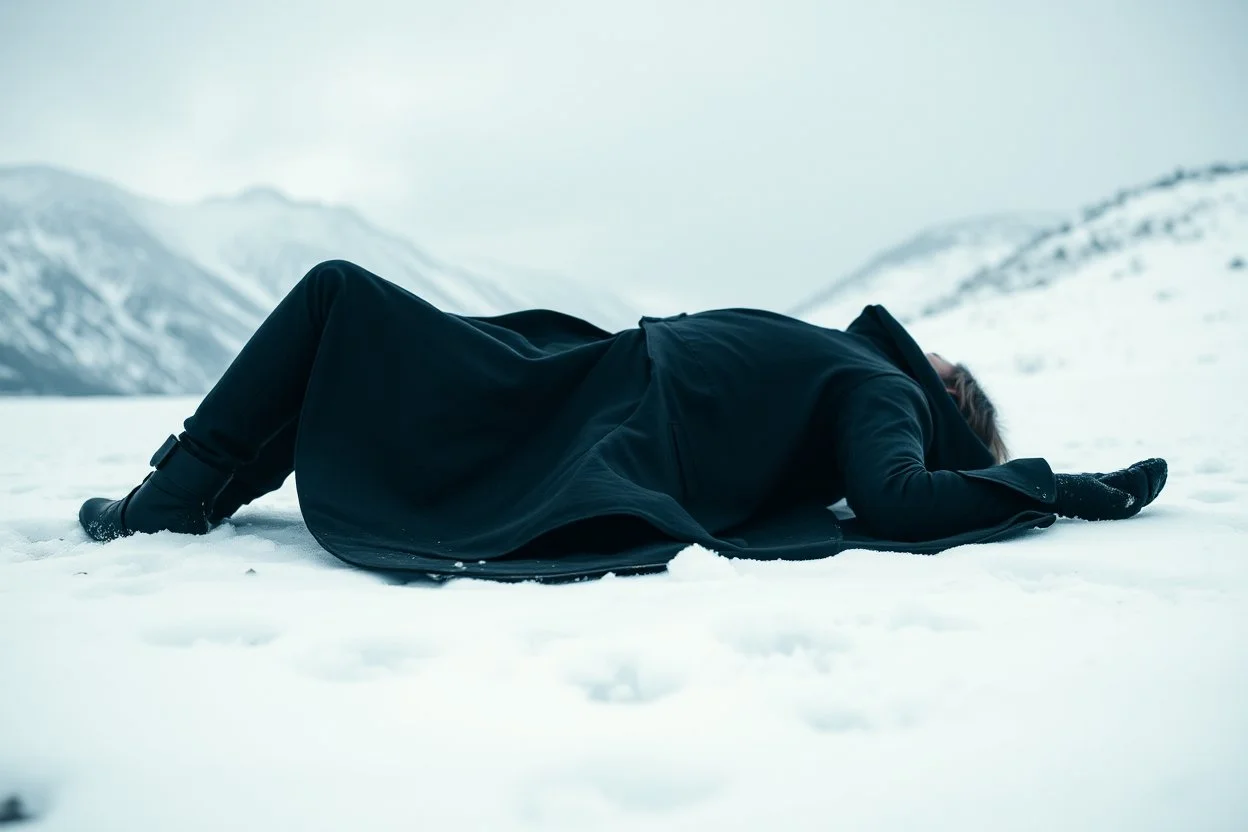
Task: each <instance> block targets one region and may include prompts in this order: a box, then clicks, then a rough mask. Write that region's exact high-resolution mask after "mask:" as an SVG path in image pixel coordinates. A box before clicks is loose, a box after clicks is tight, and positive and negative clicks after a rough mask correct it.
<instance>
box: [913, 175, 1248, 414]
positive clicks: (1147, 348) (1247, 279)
mask: <svg viewBox="0 0 1248 832" xmlns="http://www.w3.org/2000/svg"><path fill="white" fill-rule="evenodd" d="M1246 315H1248V165H1238V166H1231V165H1218V166H1214V167H1210V168H1207V169H1204V170H1199V171H1183V172H1179V173H1176V174H1174V175H1171V176H1168V177H1166V178H1164V179H1161V180H1158V181H1156V182H1154V183H1152V184H1150V185H1146V186H1144V187H1141V188H1136V189H1134V190H1130V191H1124V192H1122V193H1120V194H1118V195H1116V196H1115V197H1114V198H1113V199H1110V200H1107V201H1106V202H1104V203H1101V204H1099V205H1096V206H1093V207H1091V208H1089V209H1087V210H1086V211H1084V212H1083V214H1082V216H1081V218H1080V219H1079V220H1078V221H1075V222H1071V223H1069V224H1067V225H1064V226H1062V227H1059V228H1057V229H1055V230H1054V231H1052V232H1050V233H1047V234H1045V235H1043V236H1042V237H1040V238H1038V239H1037V240H1035V241H1033V242H1031V243H1029V244H1027V245H1025V246H1023V247H1022V248H1020V249H1019V250H1018V251H1017V252H1015V253H1014V254H1012V255H1010V256H1009V257H1007V258H1005V259H1004V260H1003V261H1002V262H1001V263H1000V264H998V265H997V266H995V267H993V268H990V269H984V270H983V271H981V272H980V273H978V274H976V275H975V276H973V277H972V278H970V279H968V280H966V281H965V282H964V283H963V284H962V285H960V286H958V287H956V288H955V289H954V290H953V291H951V292H950V293H949V294H948V295H946V296H945V297H943V298H940V299H938V300H937V301H936V302H934V303H933V304H931V305H930V306H929V307H928V308H926V309H925V310H923V312H922V315H921V316H920V317H919V318H917V319H916V320H914V321H913V322H912V323H911V331H912V332H913V333H914V334H915V336H916V337H917V338H919V339H920V342H921V343H923V344H924V345H925V346H928V348H930V349H935V350H938V351H940V352H941V353H942V354H944V355H947V356H949V357H951V358H956V359H963V360H966V361H967V362H968V363H969V364H970V366H971V368H972V369H974V370H976V371H977V372H978V371H979V370H981V369H982V370H985V372H986V374H987V376H988V378H989V379H992V378H997V377H1007V378H1008V377H1009V376H1010V375H1011V374H1014V373H1020V372H1021V373H1023V374H1025V375H1034V374H1044V373H1049V372H1053V371H1063V372H1066V373H1067V374H1070V373H1075V374H1079V373H1095V372H1103V370H1104V368H1105V367H1107V366H1110V367H1115V366H1116V367H1122V368H1124V371H1126V370H1128V369H1129V370H1130V371H1131V372H1135V373H1139V374H1140V375H1141V376H1142V383H1146V384H1148V385H1150V386H1151V387H1153V388H1155V389H1156V391H1157V395H1158V396H1159V397H1165V396H1166V395H1167V379H1169V378H1170V377H1172V376H1173V375H1174V374H1176V373H1179V374H1187V373H1192V372H1208V373H1210V374H1211V377H1218V374H1219V373H1220V372H1221V371H1222V369H1223V368H1225V369H1226V372H1227V373H1229V375H1223V376H1221V378H1220V379H1219V381H1217V382H1216V383H1217V385H1218V386H1224V385H1231V386H1232V387H1235V386H1238V385H1242V384H1243V383H1245V382H1248V379H1243V378H1242V377H1241V376H1242V373H1241V372H1240V370H1239V369H1238V367H1239V365H1238V364H1237V363H1236V356H1238V355H1241V354H1243V352H1244V350H1245V348H1248V336H1246V335H1245V333H1248V317H1246ZM986 345H990V346H988V347H987V348H986ZM1210 395H1213V394H1212V392H1211V394H1210ZM1189 405H1190V407H1191V413H1192V415H1193V417H1194V418H1200V415H1199V414H1200V413H1201V410H1202V408H1203V407H1206V406H1207V403H1205V402H1197V401H1193V402H1190V403H1189ZM1055 417H1056V415H1055ZM1063 418H1067V419H1069V420H1070V421H1071V423H1072V426H1071V431H1072V432H1074V431H1076V430H1077V423H1078V414H1064V415H1063ZM1123 418H1124V429H1125V430H1127V432H1128V433H1129V426H1130V424H1129V423H1130V419H1131V418H1132V417H1131V414H1123Z"/></svg>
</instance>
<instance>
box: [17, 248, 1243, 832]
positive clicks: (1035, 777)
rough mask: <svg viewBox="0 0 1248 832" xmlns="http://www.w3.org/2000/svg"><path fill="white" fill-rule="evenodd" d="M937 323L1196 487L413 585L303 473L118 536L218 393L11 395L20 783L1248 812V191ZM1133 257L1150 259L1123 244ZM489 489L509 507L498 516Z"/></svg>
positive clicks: (910, 822)
mask: <svg viewBox="0 0 1248 832" xmlns="http://www.w3.org/2000/svg"><path fill="white" fill-rule="evenodd" d="M1221 227H1222V232H1219V233H1218V234H1209V235H1206V238H1205V240H1204V241H1203V242H1202V243H1201V244H1199V245H1193V244H1190V243H1185V242H1181V241H1176V240H1173V239H1169V238H1166V239H1155V240H1150V241H1147V242H1145V243H1141V244H1140V246H1137V247H1134V248H1133V249H1132V253H1131V254H1130V256H1132V257H1135V258H1137V261H1138V267H1137V266H1135V265H1131V264H1129V263H1126V264H1124V263H1123V262H1120V261H1119V260H1118V259H1115V257H1113V256H1106V257H1101V258H1096V259H1093V260H1089V261H1088V262H1087V263H1086V264H1084V265H1083V266H1082V267H1081V268H1080V269H1079V270H1078V271H1077V272H1076V273H1073V274H1069V275H1066V276H1065V277H1063V279H1062V280H1061V281H1058V282H1055V283H1054V284H1052V285H1051V286H1048V287H1047V288H1039V289H1035V290H1030V291H1024V292H1018V293H1016V294H1013V295H1008V296H1006V295H1001V296H995V297H984V298H982V299H980V300H979V301H977V302H976V303H974V304H968V305H966V306H963V307H960V308H958V309H956V310H952V311H950V312H948V313H946V314H944V315H941V316H937V317H934V318H928V319H924V320H922V321H919V322H918V323H917V324H916V325H915V326H914V327H913V330H914V331H915V332H916V334H917V335H918V337H919V338H920V340H921V343H922V344H923V345H924V346H925V347H929V348H932V349H937V350H939V351H940V352H942V354H945V355H946V356H948V357H951V358H962V359H965V360H967V362H968V363H969V364H970V365H971V366H972V368H974V369H976V370H977V371H978V373H979V375H980V376H981V378H982V380H983V381H984V383H985V385H986V386H987V387H988V389H989V390H990V391H991V392H992V394H993V396H994V398H995V399H996V400H997V401H998V404H999V405H1000V407H1001V409H1002V411H1003V412H1004V414H1005V415H1006V417H1007V420H1008V423H1009V427H1010V439H1011V442H1012V444H1013V446H1014V448H1015V452H1016V454H1017V455H1019V456H1028V455H1043V456H1046V457H1047V458H1049V459H1050V460H1051V461H1052V462H1053V464H1054V466H1055V467H1056V468H1058V469H1059V470H1106V469H1110V468H1115V467H1119V466H1122V465H1125V464H1127V463H1130V462H1133V461H1135V460H1137V459H1142V458H1145V457H1148V456H1153V455H1161V456H1165V457H1167V458H1168V459H1169V460H1170V463H1171V479H1170V483H1169V485H1168V487H1167V489H1166V491H1165V492H1164V493H1163V494H1162V496H1161V498H1160V499H1159V501H1158V502H1157V503H1156V504H1155V505H1154V506H1151V507H1149V508H1148V509H1146V510H1145V511H1144V513H1143V514H1141V515H1140V516H1139V517H1137V518H1135V519H1133V520H1130V521H1125V522H1120V523H1083V522H1078V521H1060V522H1059V523H1058V524H1057V525H1056V526H1055V527H1053V528H1051V529H1048V530H1045V531H1043V532H1037V533H1033V534H1029V535H1027V536H1025V537H1023V538H1022V539H1019V540H1015V541H1012V542H1008V543H1001V544H992V545H985V546H969V547H962V548H959V549H956V550H953V551H950V552H946V553H944V554H941V555H938V556H935V557H921V556H912V555H898V554H880V553H868V552H861V551H855V552H847V553H844V554H842V555H839V556H837V557H835V558H830V559H826V560H822V561H813V562H798V563H783V562H773V563H766V562H750V561H729V560H726V559H723V558H720V557H718V556H717V555H715V554H714V553H712V552H708V551H706V550H704V549H700V548H696V547H691V548H690V549H688V550H686V551H685V552H683V553H682V554H681V555H680V556H679V557H678V558H677V559H676V560H675V561H674V562H673V564H672V569H671V570H670V571H669V572H668V573H666V574H663V575H654V576H646V577H639V578H627V579H625V578H606V579H604V580H600V581H593V582H586V583H578V584H570V585H562V586H543V585H536V584H520V585H504V584H493V583H488V582H479V581H454V582H451V583H449V584H447V585H441V586H435V585H427V584H420V583H411V584H400V583H394V582H392V581H389V580H387V579H384V578H381V577H379V576H377V575H373V574H370V573H366V572H362V571H357V570H354V569H351V568H348V567H346V566H345V565H343V564H341V563H339V562H338V561H336V560H335V559H333V558H332V557H331V556H329V555H328V554H326V553H325V552H324V551H322V550H320V549H319V548H318V547H317V546H316V544H315V543H314V542H313V540H312V539H311V537H310V536H309V534H308V532H307V530H306V528H305V527H304V525H303V524H302V522H301V520H300V518H299V515H298V512H297V507H296V503H295V497H294V492H293V487H292V486H291V485H288V486H287V487H286V488H285V489H284V490H283V491H282V492H280V493H279V494H276V495H272V496H270V497H269V498H266V499H265V500H263V501H262V502H260V503H257V504H256V505H254V506H252V507H248V508H247V509H245V510H244V511H243V512H241V513H240V514H239V516H238V518H237V521H236V523H234V524H231V525H227V526H225V527H223V528H221V529H218V530H216V531H214V532H213V533H212V534H210V535H208V536H206V537H203V538H193V537H184V536H174V535H170V534H161V535H154V536H139V537H135V538H130V539H127V540H122V541H117V542H114V543H110V544H108V545H98V544H94V543H89V542H87V541H86V540H85V538H84V535H83V534H82V532H81V531H80V530H79V529H78V527H77V523H76V521H75V514H76V511H77V508H78V505H79V503H80V502H81V500H82V499H83V498H85V497H87V496H91V495H94V494H114V495H120V494H122V493H123V492H124V490H126V489H128V488H129V487H130V486H132V485H133V484H134V483H135V482H136V481H137V480H138V479H139V478H140V477H141V476H142V475H143V473H144V472H145V471H146V469H147V464H146V463H147V457H148V455H149V454H150V453H151V452H152V451H153V450H154V449H155V447H156V446H157V445H159V444H160V442H161V440H162V439H163V438H164V436H165V435H166V434H168V433H170V432H172V431H176V430H177V429H178V427H179V423H180V420H181V419H182V418H183V417H185V416H186V415H187V414H188V413H189V412H190V410H191V408H193V406H194V402H193V401H192V400H189V399H140V400H135V399H130V400H126V399H91V400H63V399H61V400H58V399H26V400H12V399H11V400H3V399H0V632H3V634H4V637H3V639H2V640H0V802H2V801H3V800H4V798H5V797H6V796H7V795H18V796H20V798H21V800H22V801H23V803H24V805H25V806H26V807H27V808H28V810H29V811H30V813H31V814H34V815H36V816H37V818H38V822H37V823H35V824H33V826H32V828H36V829H40V830H49V831H51V830H74V832H77V831H78V830H85V829H89V830H93V832H103V831H104V830H126V832H147V830H180V831H185V832H193V830H210V829H211V830H219V829H230V830H276V829H298V830H347V829H351V830H354V829H367V830H391V829H394V830H398V829H404V830H406V829H417V828H419V829H489V830H510V829H563V830H578V831H579V830H590V829H592V830H600V829H601V830H624V829H629V830H632V829H646V830H704V829H714V830H758V829H783V830H826V829H848V830H913V829H917V828H923V829H936V830H944V829H948V830H1001V829H1045V830H1049V829H1063V830H1107V829H1131V830H1176V829H1184V830H1188V829H1191V830H1242V829H1245V828H1248V789H1245V788H1244V784H1245V783H1248V707H1246V706H1245V695H1246V692H1248V434H1245V431H1244V425H1245V424H1248V397H1246V396H1245V395H1244V390H1245V389H1246V384H1248V352H1246V351H1245V349H1244V347H1245V343H1244V333H1245V332H1248V270H1245V269H1231V268H1228V266H1227V263H1228V261H1229V258H1230V255H1232V254H1233V253H1234V252H1236V251H1238V253H1239V254H1240V255H1244V256H1248V235H1245V234H1243V233H1242V231H1243V225H1242V224H1241V225H1239V226H1236V227H1237V228H1238V229H1239V231H1238V232H1234V233H1233V229H1232V227H1231V226H1229V225H1225V224H1224V225H1223V226H1221ZM1124 256H1127V255H1124ZM482 522H489V518H482Z"/></svg>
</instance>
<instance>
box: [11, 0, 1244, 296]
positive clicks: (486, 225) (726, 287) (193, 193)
mask: <svg viewBox="0 0 1248 832" xmlns="http://www.w3.org/2000/svg"><path fill="white" fill-rule="evenodd" d="M1245 43H1248V2H1246V1H1245V0H1224V1H1223V2H1217V1H1215V0H1206V1H1203V2H1202V0H1191V2H1183V0H1172V1H1171V2H1152V1H1151V0H1136V2H1105V0H1082V2H1068V1H1067V0H1049V2H1040V1H1039V0H1027V1H1026V2H1008V0H1000V1H999V2H975V1H974V0H966V1H965V2H954V0H941V1H937V0H929V2H923V1H922V0H913V1H912V2H901V0H896V1H895V2H887V0H884V1H881V2H854V3H839V2H779V0H775V1H774V2H757V3H750V2H729V1H728V0H725V2H709V0H707V1H706V2H679V0H669V1H668V2H662V1H661V0H660V2H650V0H628V2H617V3H610V4H608V3H596V2H565V3H547V2H537V0H523V2H521V1H520V0H517V2H502V1H501V0H437V2H425V1H424V0H407V1H406V2H401V1H397V0H352V2H349V3H331V2H324V0H304V1H303V2H293V0H292V2H264V3H260V2H256V3H254V7H253V3H252V2H250V0H215V2H206V0H198V1H197V2H193V3H187V2H155V1H154V0H153V2H134V1H133V0H129V1H123V0H57V2H50V1H48V2H45V1H44V0H0V82H3V85H2V87H0V89H3V92H2V93H0V164H11V163H24V162H46V163H51V164H55V165H62V166H66V167H69V168H72V169H76V170H80V171H83V172H86V173H91V174H94V175H98V176H103V177H105V178H108V179H111V180H113V181H116V182H118V183H120V184H123V185H126V186H127V187H130V188H132V189H134V190H137V191H139V192H141V193H146V194H150V195H153V196H159V197H165V198H172V199H191V198H198V197H201V196H204V195H207V194H214V193H229V192H233V191H236V190H240V189H242V188H244V187H246V186H248V185H252V184H257V183H268V184H272V185H275V186H277V187H279V188H281V189H283V190H285V191H287V192H289V193H291V194H293V195H295V196H299V197H310V198H316V199H322V200H327V201H340V202H347V203H350V204H352V205H354V206H356V207H358V208H360V209H361V210H362V211H363V212H364V213H365V214H366V215H367V216H369V217H370V218H372V219H373V220H375V221H377V222H378V223H379V224H381V225H383V226H386V227H388V228H391V229H393V230H396V231H400V232H402V233H405V234H406V235H408V236H409V237H411V238H412V239H414V240H415V241H416V242H418V243H419V244H421V245H422V246H424V247H425V248H426V249H428V250H429V251H431V252H432V253H434V254H436V255H439V256H441V257H443V258H444V259H447V260H451V261H460V262H465V261H467V262H471V261H473V260H494V261H502V262H505V263H515V264H518V265H524V266H529V267H536V268H546V269H552V270H556V271H560V272H563V273H565V274H568V275H571V276H575V277H580V278H583V279H586V280H590V281H595V282H605V283H610V284H613V285H615V286H617V287H619V288H621V289H624V290H627V291H628V292H630V293H632V294H634V295H641V296H643V297H649V299H650V302H651V304H652V305H653V306H654V307H655V308H656V310H657V309H662V310H665V311H666V310H667V309H669V308H676V307H684V306H689V307H690V308H692V307H694V306H704V305H734V304H741V305H752V306H770V307H774V308H784V307H787V306H788V305H790V304H792V303H793V302H794V301H797V300H799V299H801V298H802V297H804V296H806V295H808V294H810V293H811V292H813V291H814V290H816V289H818V288H819V287H820V286H821V285H823V284H824V283H826V282H828V281H829V280H831V279H834V278H836V277H838V276H840V275H841V274H843V273H844V272H846V271H848V270H849V269H851V268H853V267H854V266H856V265H858V264H859V263H860V262H861V261H862V260H864V259H865V258H867V257H869V256H870V255H872V254H873V253H875V252H876V251H877V250H878V249H880V248H882V247H885V246H888V245H891V244H893V243H895V242H898V241H899V240H900V239H902V238H904V237H906V236H909V235H910V234H912V233H914V232H916V231H918V230H919V229H920V228H922V227H924V226H926V225H930V224H934V223H939V222H943V221H947V220H953V219H959V218H963V217H966V216H972V215H978V214H990V213H997V212H1008V211H1019V210H1023V211H1031V210H1053V211H1073V210H1075V209H1077V208H1079V207H1080V206H1082V205H1083V204H1085V203H1087V202H1091V201H1095V200H1098V199H1100V198H1102V197H1104V196H1107V195H1109V194H1111V193H1112V192H1113V191H1115V190H1117V189H1118V188H1119V187H1121V186H1124V185H1129V184H1135V183H1138V182H1140V181H1145V180H1149V179H1152V178H1155V177H1156V176H1159V175H1160V174H1162V173H1165V172H1167V171H1169V170H1171V169H1172V168H1173V167H1175V166H1176V165H1180V164H1183V165H1201V164H1206V163H1209V162H1213V161H1218V160H1227V161H1237V160H1240V159H1245V158H1248V49H1246V48H1245V47H1244V44H1245Z"/></svg>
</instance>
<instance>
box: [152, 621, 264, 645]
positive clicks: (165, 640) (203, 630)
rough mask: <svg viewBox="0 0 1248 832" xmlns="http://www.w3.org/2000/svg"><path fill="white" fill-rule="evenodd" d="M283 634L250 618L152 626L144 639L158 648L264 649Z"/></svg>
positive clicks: (262, 622) (181, 622)
mask: <svg viewBox="0 0 1248 832" xmlns="http://www.w3.org/2000/svg"><path fill="white" fill-rule="evenodd" d="M278 635H280V633H279V631H278V629H277V628H276V627H274V626H273V625H272V624H269V623H267V622H264V621H258V620H254V619H247V618H229V619H224V618H222V619H199V620H189V621H180V622H177V623H171V624H164V625H161V626H158V627H152V628H150V629H148V630H147V631H146V633H144V636H143V638H144V640H145V641H146V642H147V643H148V644H152V645H155V646H157V647H195V646H197V645H202V644H209V645H223V646H237V647H262V646H264V645H266V644H268V643H269V642H271V641H273V640H274V639H276V638H277V637H278Z"/></svg>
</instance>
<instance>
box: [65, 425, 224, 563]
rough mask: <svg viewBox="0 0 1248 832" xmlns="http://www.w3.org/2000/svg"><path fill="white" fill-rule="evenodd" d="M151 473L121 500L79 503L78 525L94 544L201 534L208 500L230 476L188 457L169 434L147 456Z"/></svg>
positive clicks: (204, 530)
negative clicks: (151, 535)
mask: <svg viewBox="0 0 1248 832" xmlns="http://www.w3.org/2000/svg"><path fill="white" fill-rule="evenodd" d="M151 464H152V467H153V468H155V469H156V470H155V471H152V472H151V473H150V474H148V475H147V477H146V478H145V479H144V480H143V482H141V483H139V484H138V486H137V487H135V489H134V490H133V491H131V492H130V493H129V494H127V495H126V496H125V497H124V498H122V499H120V500H109V499H107V498H106V497H95V498H93V499H90V500H87V501H86V502H85V503H83V504H82V508H81V509H80V510H79V511H78V522H79V523H81V524H82V527H83V528H84V529H86V532H87V534H88V535H90V536H91V537H93V538H95V539H96V540H113V539H115V538H118V537H126V536H128V535H132V534H135V533H136V532H148V533H151V532H163V531H170V532H178V533H180V534H206V533H207V532H208V530H209V529H210V528H211V524H209V522H208V513H209V511H210V510H211V509H212V505H213V501H214V500H215V499H216V497H217V495H218V494H219V493H221V490H222V489H223V488H225V486H226V483H228V482H229V481H230V477H231V476H232V475H231V474H229V473H226V472H223V471H219V470H218V469H216V468H213V467H212V466H211V465H208V464H206V463H204V462H200V461H199V460H198V459H196V458H195V457H193V456H191V454H190V452H188V451H187V450H186V449H185V448H183V447H182V446H181V445H180V444H178V440H177V437H174V436H170V437H169V438H168V439H166V440H165V444H164V445H161V446H160V450H158V451H156V454H155V455H154V456H153V457H152V462H151Z"/></svg>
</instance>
